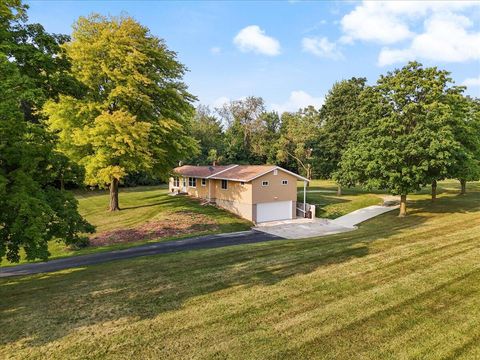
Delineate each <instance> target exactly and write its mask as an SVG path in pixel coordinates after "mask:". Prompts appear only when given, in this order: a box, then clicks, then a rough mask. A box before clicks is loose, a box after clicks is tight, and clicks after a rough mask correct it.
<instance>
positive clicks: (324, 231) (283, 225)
mask: <svg viewBox="0 0 480 360" xmlns="http://www.w3.org/2000/svg"><path fill="white" fill-rule="evenodd" d="M394 209H398V206H379V205H374V206H368V207H366V208H363V209H360V210H356V211H354V212H351V213H349V214H347V215H344V216H341V217H339V218H337V219H335V220H329V219H319V218H316V219H295V220H285V221H274V222H269V223H263V224H258V225H257V227H255V228H254V229H255V230H257V231H262V232H264V233H267V234H271V235H274V236H281V237H283V238H286V239H305V238H310V237H317V236H325V235H332V234H338V233H343V232H347V231H352V230H355V229H357V225H358V224H360V223H362V222H364V221H366V220H369V219H372V218H374V217H376V216H378V215H381V214H384V213H386V212H389V211H392V210H394Z"/></svg>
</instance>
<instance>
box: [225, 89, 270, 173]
mask: <svg viewBox="0 0 480 360" xmlns="http://www.w3.org/2000/svg"><path fill="white" fill-rule="evenodd" d="M217 112H218V113H219V115H220V118H221V120H222V122H223V123H224V124H226V130H225V143H226V149H225V156H226V161H227V162H232V163H234V162H237V163H250V164H257V163H263V162H265V157H264V156H263V154H259V153H258V150H259V148H257V149H256V150H257V151H255V146H254V139H255V134H257V133H258V132H259V131H261V128H262V125H263V124H264V122H263V116H264V114H265V112H266V107H265V102H264V100H263V99H262V98H261V97H254V96H250V97H247V98H245V99H241V100H235V101H231V102H229V103H226V104H224V105H223V106H222V107H221V108H220V109H217Z"/></svg>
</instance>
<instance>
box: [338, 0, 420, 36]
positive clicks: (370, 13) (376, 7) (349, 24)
mask: <svg viewBox="0 0 480 360" xmlns="http://www.w3.org/2000/svg"><path fill="white" fill-rule="evenodd" d="M385 5H387V4H384V3H383V2H368V1H365V2H363V3H362V4H361V5H358V6H357V7H356V8H355V9H354V10H353V11H352V12H350V13H349V14H347V15H345V16H344V17H343V18H342V20H341V25H342V30H343V32H344V36H343V37H342V41H343V42H345V43H349V42H352V41H353V40H364V41H374V42H378V43H382V44H391V43H395V42H397V41H401V40H404V39H407V38H409V37H410V36H412V33H411V32H410V30H409V28H408V26H407V24H405V23H403V22H402V20H401V19H399V18H397V17H396V16H395V14H392V13H389V12H387V11H386V8H387V6H385Z"/></svg>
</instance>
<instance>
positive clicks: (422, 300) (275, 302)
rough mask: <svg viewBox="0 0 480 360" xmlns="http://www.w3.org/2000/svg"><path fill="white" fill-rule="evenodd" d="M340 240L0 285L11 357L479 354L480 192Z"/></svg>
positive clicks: (375, 223) (2, 339) (0, 323)
mask: <svg viewBox="0 0 480 360" xmlns="http://www.w3.org/2000/svg"><path fill="white" fill-rule="evenodd" d="M457 190H458V189H457V188H456V183H445V184H444V188H443V194H442V197H441V198H440V199H439V200H438V201H437V202H436V203H435V204H431V202H430V201H429V200H427V199H426V197H427V194H426V192H425V193H424V194H419V195H416V198H415V201H414V202H412V203H411V209H410V210H411V211H410V215H409V216H408V217H406V218H403V219H400V218H398V217H396V214H395V213H388V214H385V215H382V216H380V217H378V218H375V219H373V220H371V221H369V222H367V223H365V224H363V225H362V226H361V227H360V229H359V230H357V231H354V232H350V233H345V234H338V235H334V236H329V237H324V238H318V239H308V240H292V241H278V242H270V243H263V244H255V245H246V246H236V247H229V248H223V249H214V250H202V251H192V252H187V253H178V254H169V255H162V256H154V257H146V258H139V259H135V260H127V261H118V262H112V263H108V264H103V265H96V266H89V267H86V268H79V269H72V270H67V271H61V272H57V273H52V274H44V275H36V276H29V277H22V278H12V279H9V280H2V281H0V299H1V301H0V311H1V314H2V315H1V317H0V328H1V329H2V331H1V332H0V358H10V357H11V358H23V359H27V358H28V359H45V358H48V359H66V358H68V359H76V358H77V359H100V358H101V359H104V358H107V359H108V358H111V359H132V358H155V359H158V358H163V359H167V358H168V359H171V358H205V359H214V358H233V359H246V358H249V359H251V358H257V359H271V358H277V359H285V358H297V359H314V358H318V359H323V358H344V359H347V358H348V359H350V358H357V359H358V358H382V359H398V358H419V359H420V358H421V359H438V358H446V359H449V358H451V359H453V358H460V359H462V358H463V359H474V358H479V357H480V261H479V259H480V188H479V186H478V184H476V187H475V188H474V185H470V190H471V192H470V193H469V194H468V195H466V196H457V195H455V194H454V191H455V192H456V191H457Z"/></svg>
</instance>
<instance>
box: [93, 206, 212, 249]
mask: <svg viewBox="0 0 480 360" xmlns="http://www.w3.org/2000/svg"><path fill="white" fill-rule="evenodd" d="M207 230H209V231H218V230H219V226H218V225H217V223H216V222H215V221H214V220H213V219H212V218H211V217H209V216H206V215H204V214H201V213H195V212H191V211H178V212H175V213H170V214H168V215H166V216H165V218H164V219H161V220H151V221H147V222H146V223H144V224H141V225H138V226H136V227H134V228H131V229H117V230H109V231H104V232H101V233H99V234H96V235H94V236H92V237H91V238H90V246H105V245H112V244H123V243H128V242H137V241H139V240H154V239H158V240H161V239H163V238H166V237H173V236H179V235H188V234H195V233H198V232H204V231H207Z"/></svg>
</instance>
